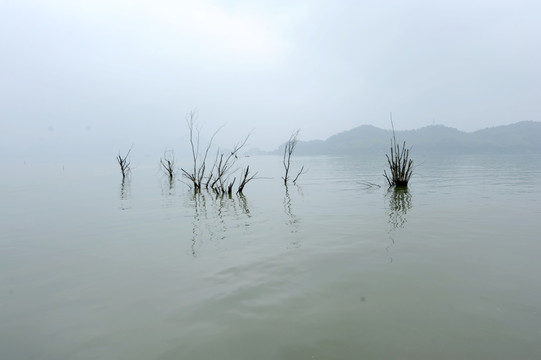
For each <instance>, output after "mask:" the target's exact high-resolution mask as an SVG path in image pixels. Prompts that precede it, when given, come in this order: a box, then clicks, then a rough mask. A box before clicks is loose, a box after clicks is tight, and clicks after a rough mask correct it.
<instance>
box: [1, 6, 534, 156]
mask: <svg viewBox="0 0 541 360" xmlns="http://www.w3.org/2000/svg"><path fill="white" fill-rule="evenodd" d="M539 14H541V2H539V1H538V0H531V1H521V0H508V1H498V0H483V1H475V0H465V1H462V0H452V1H434V0H431V1H419V0H409V1H403V0H402V1H336V0H335V1H330V0H329V1H324V0H313V1H295V0H280V1H254V0H252V1H247V0H246V1H220V0H200V1H182V0H152V1H150V0H35V1H32V0H11V1H10V0H2V2H1V11H0V49H1V56H0V117H1V119H0V120H1V125H0V131H1V135H0V137H1V139H2V147H3V148H4V150H5V149H6V148H17V149H22V148H26V147H28V146H32V144H36V143H43V142H52V143H56V144H65V146H75V147H76V146H77V144H81V143H84V144H87V145H88V147H89V148H91V147H103V148H105V149H109V148H113V151H116V150H117V149H122V148H127V147H129V146H130V145H131V144H132V143H133V144H134V146H135V147H137V146H146V145H148V144H159V145H160V146H163V147H164V148H165V147H169V148H171V147H174V146H175V143H176V142H180V141H185V140H186V139H187V131H186V125H185V122H184V117H185V114H186V113H187V112H189V111H191V110H193V109H197V111H198V116H199V121H200V123H201V124H202V126H203V132H207V133H209V134H210V133H212V132H213V130H214V129H216V128H217V127H219V126H221V125H223V124H225V125H226V126H225V127H224V129H223V130H222V131H221V133H220V138H219V142H220V143H221V144H223V145H228V144H231V143H232V142H235V141H236V140H238V139H239V138H241V137H242V136H244V135H246V134H247V133H249V132H250V131H252V135H251V138H250V142H249V146H250V147H259V148H262V149H266V150H272V149H274V148H276V147H278V146H279V145H280V144H281V143H282V142H284V141H285V140H287V138H288V137H289V135H290V134H291V133H292V132H293V131H294V130H296V129H298V128H300V129H301V133H300V138H301V140H312V139H326V138H327V137H329V136H330V135H333V134H335V133H338V132H341V131H345V130H348V129H351V128H353V127H356V126H359V125H363V124H372V125H374V126H377V127H381V128H389V127H390V123H389V113H390V112H392V113H393V119H394V122H395V127H396V128H397V129H414V128H419V127H423V126H427V125H431V124H443V125H446V126H451V127H455V128H458V129H460V130H465V131H472V130H477V129H480V128H484V127H489V126H496V125H505V124H510V123H514V122H518V121H523V120H534V121H540V114H541V65H540V64H541V21H540V17H539V16H540V15H539Z"/></svg>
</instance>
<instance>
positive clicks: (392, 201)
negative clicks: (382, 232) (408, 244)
mask: <svg viewBox="0 0 541 360" xmlns="http://www.w3.org/2000/svg"><path fill="white" fill-rule="evenodd" d="M387 196H388V197H389V205H388V208H387V211H388V212H387V222H388V223H389V225H390V229H389V239H391V243H390V244H389V246H387V247H386V248H385V250H387V251H388V252H389V251H390V248H391V247H392V246H393V245H394V244H395V239H394V236H393V233H394V231H396V230H397V229H401V228H403V227H404V226H405V225H406V223H407V221H408V219H407V217H406V215H407V214H408V211H409V210H410V209H411V193H410V192H409V191H408V188H407V187H394V188H392V189H389V191H388V193H387ZM390 262H393V258H392V257H391V258H390Z"/></svg>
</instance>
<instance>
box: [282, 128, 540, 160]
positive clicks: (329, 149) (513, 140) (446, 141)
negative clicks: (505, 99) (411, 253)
mask: <svg viewBox="0 0 541 360" xmlns="http://www.w3.org/2000/svg"><path fill="white" fill-rule="evenodd" d="M396 136H397V139H399V141H400V142H401V141H406V143H407V144H408V145H409V146H413V148H414V149H415V153H416V154H419V153H423V152H424V153H428V152H431V153H434V152H436V153H479V152H481V153H483V152H541V141H540V140H539V139H541V122H533V121H523V122H519V123H515V124H512V125H507V126H497V127H493V128H487V129H483V130H479V131H475V132H472V133H466V132H463V131H459V130H457V129H453V128H449V127H445V126H443V125H432V126H427V127H424V128H421V129H417V130H407V131H396ZM390 137H391V131H390V130H383V129H379V128H376V127H374V126H371V125H363V126H359V127H356V128H354V129H351V130H349V131H345V132H342V133H339V134H336V135H333V136H331V137H330V138H328V139H327V140H325V141H323V140H315V141H307V142H303V141H299V143H298V145H297V148H296V149H295V155H355V154H360V153H371V152H378V153H379V152H385V151H387V150H388V148H389V139H390ZM282 149H283V148H282ZM282 151H283V150H280V149H279V150H276V151H275V152H276V153H277V154H281V153H282Z"/></svg>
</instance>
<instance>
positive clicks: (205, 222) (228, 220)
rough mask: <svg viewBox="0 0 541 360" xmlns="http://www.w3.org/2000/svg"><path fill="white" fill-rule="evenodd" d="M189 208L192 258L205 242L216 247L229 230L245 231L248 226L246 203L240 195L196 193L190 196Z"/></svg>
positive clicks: (248, 212) (248, 211)
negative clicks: (191, 214)
mask: <svg viewBox="0 0 541 360" xmlns="http://www.w3.org/2000/svg"><path fill="white" fill-rule="evenodd" d="M189 201H190V205H191V207H193V210H194V212H193V221H192V239H191V240H192V246H191V248H192V255H193V256H197V254H198V251H199V249H200V248H201V247H202V246H203V245H205V243H207V242H214V243H215V245H219V243H220V242H221V241H223V240H224V239H226V238H227V233H228V232H230V231H234V230H235V229H237V230H239V229H240V230H241V231H244V230H247V229H248V228H249V226H250V224H251V222H250V218H251V214H250V209H249V207H248V201H247V199H246V197H245V196H244V195H242V194H236V195H228V194H216V193H213V192H205V191H198V192H194V193H192V194H191V196H190V199H189Z"/></svg>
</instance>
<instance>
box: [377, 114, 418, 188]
mask: <svg viewBox="0 0 541 360" xmlns="http://www.w3.org/2000/svg"><path fill="white" fill-rule="evenodd" d="M391 126H392V129H393V136H392V138H391V154H390V155H389V154H386V155H385V156H386V157H387V163H388V164H389V170H390V174H387V171H385V170H383V176H385V179H386V180H387V183H388V184H389V187H392V186H397V187H407V186H408V182H409V180H410V178H411V175H412V173H413V160H412V159H410V158H409V155H410V149H407V148H406V142H405V141H404V142H403V143H402V146H400V144H399V143H398V142H397V141H396V135H395V131H394V124H393V118H392V115H391Z"/></svg>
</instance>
